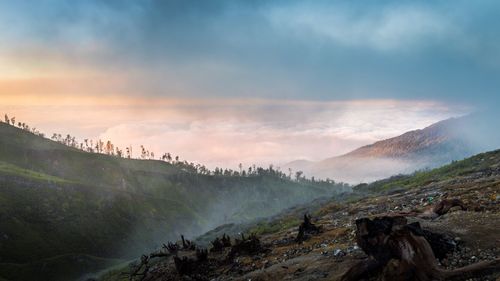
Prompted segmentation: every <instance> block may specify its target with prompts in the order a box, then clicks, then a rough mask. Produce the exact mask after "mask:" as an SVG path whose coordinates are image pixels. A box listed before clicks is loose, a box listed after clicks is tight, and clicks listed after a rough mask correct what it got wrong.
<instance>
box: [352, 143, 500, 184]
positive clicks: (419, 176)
mask: <svg viewBox="0 0 500 281" xmlns="http://www.w3.org/2000/svg"><path fill="white" fill-rule="evenodd" d="M498 163H500V150H495V151H491V152H485V153H480V154H477V155H475V156H472V157H470V158H467V159H464V160H461V161H454V162H453V163H451V164H448V165H445V166H442V167H440V168H436V169H433V170H430V171H419V172H415V173H414V174H412V175H402V176H395V177H392V178H389V179H385V180H380V181H377V182H374V183H371V184H368V185H362V186H359V187H357V188H355V189H358V190H368V191H375V192H379V191H389V190H392V189H398V188H415V187H419V186H424V185H428V184H431V183H433V182H438V181H445V180H452V179H453V178H456V177H457V176H464V175H469V174H474V173H480V172H488V170H489V169H492V168H495V167H498V165H499V164H498Z"/></svg>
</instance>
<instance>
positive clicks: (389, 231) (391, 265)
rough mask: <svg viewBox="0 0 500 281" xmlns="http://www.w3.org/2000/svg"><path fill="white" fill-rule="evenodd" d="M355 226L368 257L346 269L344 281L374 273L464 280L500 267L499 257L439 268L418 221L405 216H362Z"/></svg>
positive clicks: (424, 280)
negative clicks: (460, 266) (371, 218)
mask: <svg viewBox="0 0 500 281" xmlns="http://www.w3.org/2000/svg"><path fill="white" fill-rule="evenodd" d="M356 227H357V230H356V242H357V243H358V245H359V246H360V247H361V249H362V250H363V251H364V252H365V253H366V254H367V255H368V256H369V257H368V259H367V260H365V261H362V262H360V263H358V264H356V265H355V266H353V267H352V268H351V269H350V270H349V271H347V272H346V273H345V274H344V275H343V277H342V280H344V281H355V280H363V279H365V278H373V277H378V278H379V279H380V280H386V281H397V280H408V281H431V280H463V279H467V278H470V277H473V276H478V275H481V274H487V273H491V272H496V271H499V270H500V260H499V259H497V260H494V261H488V262H480V263H476V264H473V265H470V266H466V267H462V268H459V269H455V270H445V269H442V268H439V266H438V265H437V262H436V255H435V253H434V251H433V247H432V246H431V244H430V243H429V241H428V240H427V239H426V237H425V234H424V231H423V230H422V229H421V228H420V225H419V224H407V220H406V218H405V217H379V218H375V219H373V220H370V219H368V218H362V219H358V220H356ZM433 243H436V245H434V248H439V247H440V246H439V245H437V244H439V243H441V242H440V240H439V239H436V240H434V241H433ZM443 247H444V248H446V247H447V246H443Z"/></svg>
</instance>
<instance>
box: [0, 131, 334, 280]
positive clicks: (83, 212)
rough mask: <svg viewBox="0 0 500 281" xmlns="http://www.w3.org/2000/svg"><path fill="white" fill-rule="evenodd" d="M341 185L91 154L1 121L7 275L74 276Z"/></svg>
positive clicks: (0, 270) (1, 257)
mask: <svg viewBox="0 0 500 281" xmlns="http://www.w3.org/2000/svg"><path fill="white" fill-rule="evenodd" d="M335 192H336V190H335V187H334V186H333V185H320V184H316V183H311V182H307V181H304V182H294V181H290V180H287V179H284V178H280V177H277V176H273V175H268V174H262V175H255V176H249V177H239V176H212V175H201V174H197V173H192V172H189V171H186V170H184V169H182V168H180V167H178V166H176V165H172V164H169V163H166V162H162V161H155V160H133V159H122V158H117V157H114V156H108V155H102V154H93V153H87V152H83V151H80V150H77V149H73V148H70V147H67V146H64V145H62V144H59V143H56V142H53V141H51V140H48V139H44V138H42V137H39V136H35V135H33V134H31V133H28V132H25V131H23V130H21V129H18V128H15V127H13V126H9V125H7V124H4V123H0V218H1V219H0V278H2V277H3V278H7V279H9V280H33V276H36V279H37V280H68V279H70V280H71V279H72V278H73V277H76V276H78V275H79V274H81V273H83V272H84V271H86V270H89V267H93V269H94V270H96V269H99V268H100V267H103V266H106V265H107V262H104V261H105V260H107V261H109V262H110V263H111V262H117V260H116V259H128V258H130V257H133V256H136V255H137V254H138V253H142V252H144V251H145V250H147V249H150V248H152V247H155V246H157V245H158V243H161V242H162V241H166V240H169V239H172V238H173V237H177V236H178V234H180V233H184V234H186V235H188V236H191V235H194V234H197V233H201V232H202V231H204V230H207V229H210V228H211V227H213V226H214V225H218V224H222V223H225V222H232V221H233V222H234V221H242V220H246V219H252V218H255V217H259V216H266V215H270V214H273V213H276V212H278V211H280V210H282V209H283V208H286V207H288V206H291V205H294V204H298V203H303V202H307V201H309V200H312V199H314V198H317V197H320V196H331V195H332V194H333V193H335ZM256 205H258V206H259V207H258V208H254V207H253V206H256ZM80 257H84V258H80ZM69 260H77V261H78V260H82V266H81V267H79V266H75V268H74V271H71V274H69V273H68V269H67V267H66V266H58V264H59V263H60V264H59V265H61V264H67V263H68V262H69ZM45 261H47V262H45ZM56 261H57V262H56ZM47 264H51V265H52V266H51V267H50V269H49V267H46V266H45V265H47ZM84 265H85V266H84ZM90 265H92V266H90ZM58 270H60V271H61V272H59V274H58ZM21 273H22V274H21ZM62 273H64V276H61V275H60V274H62Z"/></svg>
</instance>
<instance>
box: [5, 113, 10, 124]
mask: <svg viewBox="0 0 500 281" xmlns="http://www.w3.org/2000/svg"><path fill="white" fill-rule="evenodd" d="M5 123H7V124H10V119H9V116H7V114H5Z"/></svg>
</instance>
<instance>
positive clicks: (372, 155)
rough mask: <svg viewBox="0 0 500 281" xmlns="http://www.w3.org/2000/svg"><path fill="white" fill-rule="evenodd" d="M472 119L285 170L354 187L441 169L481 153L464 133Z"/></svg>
mask: <svg viewBox="0 0 500 281" xmlns="http://www.w3.org/2000/svg"><path fill="white" fill-rule="evenodd" d="M469 119H470V117H461V118H452V119H447V120H444V121H440V122H437V123H435V124H432V125H430V126H428V127H426V128H424V129H421V130H415V131H410V132H407V133H404V134H402V135H400V136H397V137H394V138H390V139H386V140H382V141H378V142H375V143H373V144H371V145H367V146H363V147H360V148H358V149H356V150H354V151H352V152H349V153H347V154H344V155H341V156H337V157H331V158H327V159H324V160H322V161H319V162H304V161H300V162H297V161H294V162H292V163H289V164H288V165H285V166H286V167H290V168H292V169H294V170H302V171H304V172H305V174H306V175H310V176H315V177H318V178H331V179H335V180H340V181H345V182H351V183H353V182H354V183H359V182H370V181H373V180H377V179H381V178H385V177H389V176H391V175H395V174H399V173H411V172H413V171H415V170H418V169H424V168H433V167H438V166H440V165H443V164H446V163H449V162H451V161H453V160H459V159H463V158H464V157H467V156H470V155H472V154H474V153H477V152H479V150H478V148H477V147H476V146H474V145H473V143H472V142H471V141H470V139H469V138H468V136H467V135H465V134H463V131H462V130H461V129H463V127H464V125H465V123H468V122H469Z"/></svg>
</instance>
